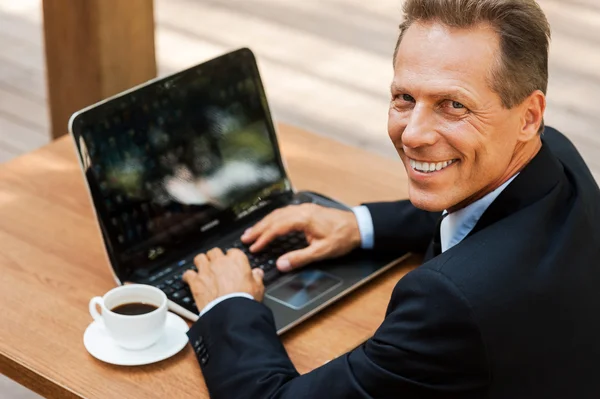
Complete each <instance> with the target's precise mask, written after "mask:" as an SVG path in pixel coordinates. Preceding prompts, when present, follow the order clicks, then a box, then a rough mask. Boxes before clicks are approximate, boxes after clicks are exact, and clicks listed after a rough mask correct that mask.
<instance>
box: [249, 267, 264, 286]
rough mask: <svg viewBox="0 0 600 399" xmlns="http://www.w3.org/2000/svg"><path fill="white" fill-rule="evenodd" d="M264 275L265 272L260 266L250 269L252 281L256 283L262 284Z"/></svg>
mask: <svg viewBox="0 0 600 399" xmlns="http://www.w3.org/2000/svg"><path fill="white" fill-rule="evenodd" d="M264 276H265V272H264V271H263V270H262V269H261V268H260V267H257V268H255V269H252V277H254V281H256V282H257V283H259V284H262V283H263V277H264Z"/></svg>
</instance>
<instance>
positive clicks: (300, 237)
mask: <svg viewBox="0 0 600 399" xmlns="http://www.w3.org/2000/svg"><path fill="white" fill-rule="evenodd" d="M306 246H308V243H307V242H306V238H305V237H304V234H303V233H302V232H292V233H289V234H286V235H284V236H280V237H278V238H276V239H275V240H273V241H272V242H271V243H270V244H269V245H268V246H267V247H266V248H265V249H264V250H263V251H261V252H259V253H251V252H250V249H249V246H247V245H246V244H244V243H242V242H241V241H240V240H236V241H235V242H233V243H231V244H230V245H229V246H225V247H222V248H221V249H222V250H223V252H227V250H229V249H230V248H238V249H240V250H241V251H243V252H244V253H245V254H246V255H247V256H248V260H249V262H250V266H251V267H252V268H253V269H254V268H257V267H260V268H261V269H262V270H263V271H264V273H265V274H264V278H263V282H264V284H265V286H267V285H269V284H272V283H273V282H274V281H275V280H277V278H278V277H280V276H281V275H282V273H280V272H279V270H277V267H276V265H275V262H276V261H277V258H279V257H280V256H281V255H283V254H284V253H287V252H290V251H294V250H296V249H300V248H304V247H306ZM190 266H191V267H190ZM188 269H192V270H197V269H196V266H195V265H194V264H193V260H190V261H188V262H180V267H177V272H175V273H173V274H170V275H168V276H167V277H166V278H164V280H163V281H160V282H159V283H154V284H155V285H156V286H157V287H158V288H160V289H161V290H163V291H164V293H165V294H167V296H168V298H169V299H170V300H172V301H173V302H175V303H177V304H179V305H181V306H183V307H184V308H186V309H188V310H190V311H192V312H193V313H196V314H198V313H199V309H198V308H197V307H196V304H195V302H194V298H193V296H192V293H191V292H190V289H189V287H188V285H187V284H186V283H184V282H183V281H182V276H183V273H185V272H186V271H187V270H188ZM165 271H167V272H166V273H165ZM169 271H172V268H167V269H165V270H163V271H162V272H161V273H160V274H161V275H166V274H169Z"/></svg>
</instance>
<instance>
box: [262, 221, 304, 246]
mask: <svg viewBox="0 0 600 399" xmlns="http://www.w3.org/2000/svg"><path fill="white" fill-rule="evenodd" d="M304 227H306V223H304V221H303V220H301V219H299V218H298V217H297V216H293V217H290V218H287V219H283V220H281V221H279V222H277V224H273V225H272V226H271V227H270V228H269V229H268V230H266V231H264V232H263V233H262V234H261V235H260V237H258V238H257V239H256V241H255V242H254V244H252V245H251V246H250V251H251V252H260V251H262V250H263V249H264V248H265V247H266V246H267V245H269V243H270V242H271V241H273V240H274V239H276V238H277V237H279V236H282V235H285V234H288V233H290V232H292V231H295V230H303V229H304Z"/></svg>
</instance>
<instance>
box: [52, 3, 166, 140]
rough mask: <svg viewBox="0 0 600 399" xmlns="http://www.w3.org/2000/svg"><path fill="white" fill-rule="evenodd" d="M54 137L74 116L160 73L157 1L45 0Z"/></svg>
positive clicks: (64, 129)
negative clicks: (81, 109) (79, 111)
mask: <svg viewBox="0 0 600 399" xmlns="http://www.w3.org/2000/svg"><path fill="white" fill-rule="evenodd" d="M43 12H44V32H45V34H44V37H45V44H46V46H45V48H46V66H47V71H48V92H49V96H48V98H49V100H50V114H51V120H52V125H51V126H52V135H53V137H59V136H61V135H63V134H65V133H66V132H67V123H68V120H69V118H70V116H71V114H72V113H73V112H75V111H77V110H78V109H80V108H82V107H85V106H87V105H89V104H92V103H94V102H96V101H99V100H101V99H103V98H106V97H109V96H111V95H113V94H116V93H118V92H120V91H122V90H125V89H127V88H130V87H132V86H134V85H136V84H139V83H141V82H144V81H146V80H148V79H151V78H154V77H155V76H156V60H155V53H154V5H153V1H152V0H128V1H122V0H86V1H80V0H44V1H43Z"/></svg>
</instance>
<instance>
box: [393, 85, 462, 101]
mask: <svg viewBox="0 0 600 399" xmlns="http://www.w3.org/2000/svg"><path fill="white" fill-rule="evenodd" d="M390 91H391V92H392V93H406V94H411V91H410V90H409V89H407V88H406V87H404V86H402V85H401V84H399V83H397V82H392V84H391V85H390ZM426 96H427V97H430V98H434V99H437V100H444V99H452V100H456V101H459V102H461V101H473V99H472V98H471V97H470V96H468V95H467V94H465V93H464V92H463V91H462V90H457V89H454V90H446V91H442V92H438V93H426Z"/></svg>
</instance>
